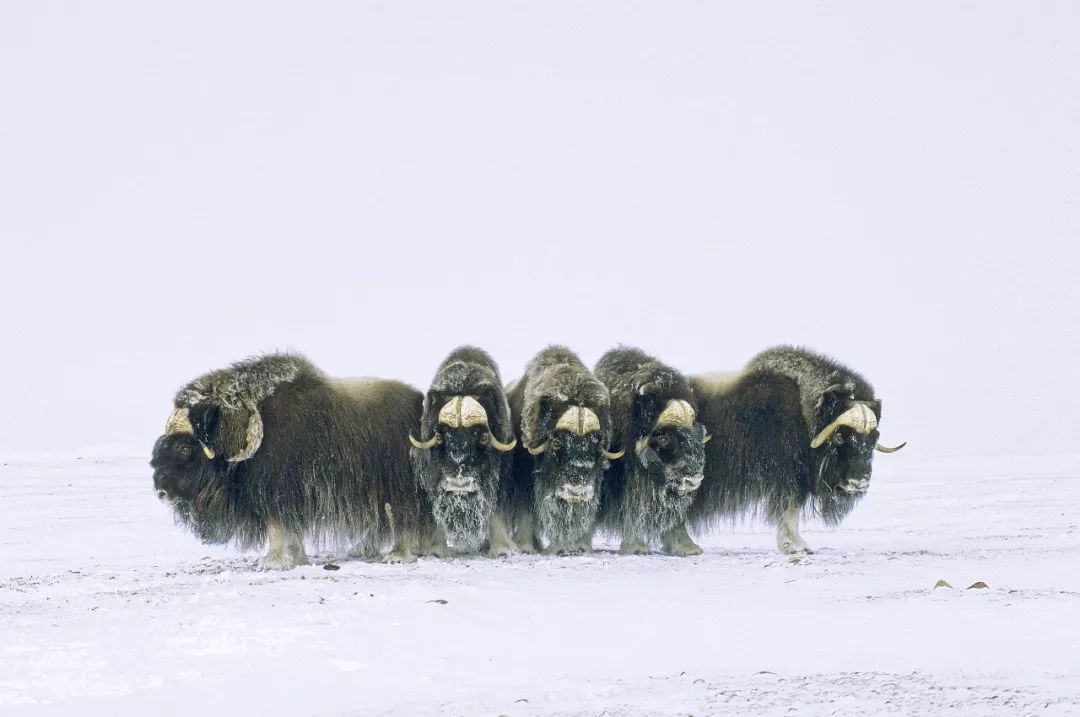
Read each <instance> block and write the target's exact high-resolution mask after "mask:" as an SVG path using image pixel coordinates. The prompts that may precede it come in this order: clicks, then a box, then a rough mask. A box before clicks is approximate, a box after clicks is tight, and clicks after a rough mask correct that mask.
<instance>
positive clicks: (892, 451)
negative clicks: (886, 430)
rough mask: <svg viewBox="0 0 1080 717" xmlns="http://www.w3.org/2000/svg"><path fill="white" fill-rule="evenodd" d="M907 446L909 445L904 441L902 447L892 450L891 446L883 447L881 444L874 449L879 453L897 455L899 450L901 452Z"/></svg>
mask: <svg viewBox="0 0 1080 717" xmlns="http://www.w3.org/2000/svg"><path fill="white" fill-rule="evenodd" d="M906 445H907V441H904V442H903V443H901V444H900V445H898V446H893V447H892V448H890V447H889V446H883V445H881V444H880V443H879V444H877V445H876V446H874V448H875V449H876V450H879V451H881V452H882V453H896V452H897V451H898V450H900V449H901V448H903V447H904V446H906Z"/></svg>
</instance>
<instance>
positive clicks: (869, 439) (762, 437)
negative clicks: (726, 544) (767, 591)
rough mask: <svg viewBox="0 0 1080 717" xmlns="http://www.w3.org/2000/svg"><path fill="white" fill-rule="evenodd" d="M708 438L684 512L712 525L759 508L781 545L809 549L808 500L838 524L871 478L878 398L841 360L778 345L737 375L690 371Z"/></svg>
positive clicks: (886, 450) (789, 550)
mask: <svg viewBox="0 0 1080 717" xmlns="http://www.w3.org/2000/svg"><path fill="white" fill-rule="evenodd" d="M691 385H692V386H693V388H694V394H695V396H696V397H697V399H698V406H699V409H700V416H701V420H702V422H704V423H705V425H707V426H708V427H709V431H710V432H711V433H712V435H713V440H712V441H711V442H710V443H709V444H708V445H707V446H706V456H705V458H706V461H705V480H704V482H703V483H702V486H701V489H700V490H699V491H698V496H697V498H696V499H695V501H694V504H693V505H692V506H691V508H690V517H691V519H692V520H693V522H694V523H696V524H698V525H708V524H710V523H712V522H715V521H716V520H718V519H720V518H723V517H735V516H738V515H740V514H742V513H743V512H744V511H745V510H747V509H759V510H761V511H762V512H763V514H764V517H765V518H766V519H767V520H768V521H769V522H771V523H774V524H777V525H778V529H777V536H776V539H777V544H778V545H779V547H780V550H782V551H783V552H785V553H795V552H810V549H809V547H808V546H807V545H806V543H805V542H804V541H803V539H802V536H801V535H799V516H800V515H801V513H802V512H803V509H804V508H806V507H810V508H811V509H812V510H813V511H814V512H816V513H817V514H818V515H820V516H821V517H822V519H823V520H824V521H825V523H827V524H829V525H835V524H837V523H839V522H840V521H841V520H842V519H843V518H844V517H845V516H846V515H847V514H848V513H849V512H851V510H852V508H854V507H855V504H856V503H858V501H859V499H860V498H861V497H862V496H863V495H864V494H865V493H866V490H867V488H868V487H869V485H870V468H871V465H870V464H871V460H872V458H873V456H874V450H875V448H876V449H877V450H879V451H881V452H884V453H891V452H893V451H897V450H899V449H900V448H902V447H903V446H904V444H900V445H899V446H897V447H896V448H887V447H885V446H881V445H878V442H877V441H878V430H877V427H878V422H879V421H880V420H881V401H880V400H879V399H877V398H875V397H874V389H873V387H871V386H870V384H869V383H867V382H866V380H865V379H864V378H863V377H862V376H860V375H859V374H857V373H855V372H854V371H852V370H851V369H848V368H847V367H845V366H842V365H841V364H839V363H837V362H835V361H833V360H831V359H829V358H826V357H824V356H821V355H819V354H815V353H812V352H810V351H806V350H804V349H798V348H792V347H789V346H780V347H777V348H773V349H769V350H767V351H764V352H762V353H760V354H758V355H757V356H756V357H754V358H753V359H752V360H751V361H750V363H749V364H747V366H746V368H745V369H744V370H743V371H742V372H741V373H739V374H736V375H733V376H725V377H720V376H699V377H693V378H692V379H691Z"/></svg>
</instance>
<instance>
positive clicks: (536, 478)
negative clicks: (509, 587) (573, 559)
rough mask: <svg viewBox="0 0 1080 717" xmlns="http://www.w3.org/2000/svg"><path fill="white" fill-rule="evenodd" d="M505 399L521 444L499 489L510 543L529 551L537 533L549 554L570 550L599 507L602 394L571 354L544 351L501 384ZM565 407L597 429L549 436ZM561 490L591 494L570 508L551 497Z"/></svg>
mask: <svg viewBox="0 0 1080 717" xmlns="http://www.w3.org/2000/svg"><path fill="white" fill-rule="evenodd" d="M507 398H508V400H509V402H510V411H511V414H512V417H513V421H514V425H516V426H518V427H519V428H520V431H521V439H522V440H521V441H520V442H519V443H518V447H517V449H516V450H515V451H514V466H513V477H512V480H511V482H510V485H509V486H508V491H507V492H506V505H507V507H508V509H507V515H509V516H511V518H512V521H513V522H512V524H513V525H514V539H515V541H516V542H517V544H518V545H519V546H520V547H521V549H522V550H525V551H527V552H534V551H536V550H538V549H539V548H540V547H541V537H540V534H544V535H546V536H547V538H548V540H549V541H551V546H550V549H551V550H552V551H553V552H570V551H572V550H574V549H576V547H577V546H579V545H580V543H581V541H582V539H583V537H585V536H587V535H588V534H589V533H590V532H591V531H592V529H593V524H594V522H595V518H596V510H597V509H598V507H599V500H600V491H601V486H600V478H601V476H602V473H603V471H604V469H605V468H606V467H607V465H608V460H607V459H606V458H604V456H603V453H602V451H603V450H604V449H606V448H607V447H608V445H609V442H610V440H611V415H610V406H609V401H610V399H609V396H608V390H607V388H605V387H604V385H603V384H602V383H600V381H598V380H597V379H596V377H595V376H593V375H592V373H591V372H590V371H589V369H587V368H586V367H585V365H584V364H583V363H582V362H581V359H579V358H578V357H577V355H576V354H574V352H572V351H570V349H568V348H566V347H564V346H550V347H548V348H546V349H544V350H543V351H541V352H540V353H539V354H537V355H536V356H535V357H534V358H533V359H532V360H531V361H530V362H529V363H528V365H527V366H526V368H525V375H524V376H523V377H522V378H521V379H519V380H518V381H515V382H514V383H512V384H511V385H510V386H508V387H507ZM571 406H583V407H586V408H589V409H591V410H592V411H593V412H595V413H596V416H597V418H598V419H599V421H600V430H599V431H597V432H594V433H590V434H588V435H585V436H576V435H573V434H571V433H569V432H567V431H562V430H560V431H555V430H554V429H555V424H556V422H557V421H558V420H559V418H560V417H561V416H562V415H563V413H564V412H565V411H566V410H567V409H568V408H570V407H571ZM549 440H550V441H551V444H550V446H551V447H550V448H549V450H548V451H546V452H545V453H542V454H540V455H538V456H535V457H534V456H531V455H529V453H528V451H527V450H526V447H529V446H531V447H534V448H535V447H537V446H540V445H542V444H544V443H545V442H547V441H549ZM566 486H570V487H572V488H575V489H581V490H589V489H591V490H592V494H591V496H590V499H589V500H588V501H585V502H580V503H570V502H568V501H566V500H563V499H561V498H558V497H557V495H556V494H557V493H559V492H560V491H563V490H564V489H565V487H566Z"/></svg>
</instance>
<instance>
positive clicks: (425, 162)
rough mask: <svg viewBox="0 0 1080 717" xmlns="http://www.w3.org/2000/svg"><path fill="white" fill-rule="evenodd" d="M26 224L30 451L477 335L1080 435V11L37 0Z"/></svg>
mask: <svg viewBox="0 0 1080 717" xmlns="http://www.w3.org/2000/svg"><path fill="white" fill-rule="evenodd" d="M0 239H2V242H3V246H4V251H3V259H2V260H0V302H2V303H0V305H2V306H3V311H2V318H0V338H2V342H3V349H4V350H3V351H2V352H0V353H2V355H0V371H2V375H4V376H7V377H8V381H9V388H8V390H7V395H8V399H7V401H6V402H5V408H6V410H4V411H2V412H0V456H7V457H10V456H15V455H21V454H27V453H42V452H74V451H77V450H81V449H82V447H85V446H93V445H98V444H103V443H107V444H111V445H114V446H117V447H118V448H122V449H124V450H125V451H128V452H133V453H135V454H139V453H144V452H145V453H146V454H147V455H148V454H149V450H150V447H151V445H152V442H153V440H154V438H155V437H156V436H157V434H158V433H159V432H160V431H161V429H162V427H163V424H164V421H165V418H166V416H167V414H168V411H169V406H170V400H171V397H172V395H173V392H174V391H175V390H176V388H177V387H178V386H179V385H181V384H183V383H184V382H186V381H187V380H188V379H190V378H191V377H193V376H195V375H197V374H199V373H202V372H203V371H205V370H207V369H210V368H215V367H218V366H221V365H223V364H225V363H228V362H229V361H232V360H235V359H238V358H241V357H244V356H246V355H249V354H252V353H256V352H259V351H263V350H268V349H273V348H285V347H292V348H295V349H298V350H301V351H303V352H305V353H306V354H307V355H308V356H309V357H310V358H312V359H313V360H314V361H315V362H316V363H317V364H319V365H320V366H322V367H323V368H324V369H326V370H327V371H329V372H331V373H335V374H342V375H379V376H387V377H395V378H402V379H405V380H407V381H410V382H412V383H414V384H416V385H418V386H420V387H426V385H427V383H428V382H429V380H430V378H431V374H432V372H433V371H434V369H435V367H436V365H437V364H438V362H439V361H440V360H441V359H442V357H443V356H444V355H445V354H446V353H447V352H448V351H449V350H450V349H451V348H453V347H454V346H455V345H457V344H459V343H463V342H472V343H476V344H478V345H480V346H483V347H485V348H487V349H488V350H489V351H490V352H491V353H492V354H493V355H494V356H495V358H496V359H497V360H498V361H499V362H500V364H501V367H502V372H503V375H504V377H505V378H506V379H511V378H513V377H515V376H517V375H518V374H519V373H520V372H521V370H522V368H523V366H524V364H525V362H526V361H527V360H528V358H529V357H530V356H531V355H532V354H534V353H535V352H536V351H537V350H538V349H539V348H541V347H542V346H544V345H545V344H546V343H549V342H560V343H566V344H568V345H570V346H572V347H573V348H575V349H577V350H578V351H579V352H580V353H581V355H582V357H583V358H584V359H585V360H586V362H588V363H590V364H591V363H593V362H595V361H596V359H597V358H599V356H600V354H601V353H602V352H603V351H604V350H606V349H607V348H609V347H610V346H612V345H613V344H615V343H617V342H626V343H631V344H636V345H639V346H641V347H642V348H645V349H646V350H649V351H652V352H654V353H656V354H657V355H658V356H659V357H660V358H661V359H663V360H665V361H667V362H669V363H672V364H674V365H676V366H678V367H680V368H683V369H684V370H686V371H688V372H695V371H705V370H715V369H723V368H734V367H737V366H739V365H741V364H742V363H744V362H745V361H746V360H747V359H748V358H749V357H750V356H751V355H752V354H754V353H755V352H757V351H758V350H760V349H762V348H765V347H767V346H769V345H772V344H775V343H779V342H793V343H801V344H805V345H808V346H811V347H813V348H816V349H819V350H822V351H825V352H827V353H830V354H832V355H834V356H836V357H837V358H839V359H841V360H842V361H845V362H846V363H848V364H849V365H851V366H852V367H853V368H855V369H857V370H860V371H862V372H863V373H864V374H865V375H866V376H867V377H868V378H869V379H870V380H871V381H872V382H873V383H874V384H875V386H876V387H877V389H878V394H879V395H880V396H881V397H882V399H883V401H884V407H885V417H884V420H883V426H882V428H883V440H884V441H888V442H898V441H901V440H909V441H910V442H911V445H910V447H909V448H908V449H907V450H908V452H909V453H916V452H918V453H920V454H922V455H930V456H932V455H940V454H946V453H1007V452H1022V453H1045V452H1066V451H1069V452H1076V451H1080V430H1078V425H1077V420H1076V417H1075V416H1076V413H1075V411H1076V408H1077V407H1078V406H1080V402H1078V400H1077V399H1078V398H1080V379H1078V377H1077V372H1076V369H1075V367H1076V356H1077V349H1078V348H1080V346H1078V344H1080V341H1078V338H1077V328H1076V327H1077V324H1078V320H1080V301H1078V296H1077V290H1076V278H1075V277H1076V273H1077V271H1076V268H1075V266H1074V262H1075V261H1076V259H1077V257H1078V255H1080V250H1078V249H1077V248H1076V242H1077V240H1078V239H1080V5H1077V4H1075V3H1068V2H1061V3H995V2H965V3H958V2H953V3H938V2H923V3H893V4H892V5H891V6H890V7H885V6H884V5H883V4H880V3H857V2H852V3H831V2H825V3H822V2H815V3H807V2H791V3H709V2H664V3H655V2H650V3H645V2H619V3H614V2H593V3H585V2H544V3H540V2H531V3H524V2H505V1H503V0H499V1H498V2H485V3H452V2H416V3H404V2H381V3H359V2H357V3H346V2H340V3H328V2H321V3H319V2H307V3H290V4H283V3H268V2H257V3H255V2H252V3H227V4H226V3H199V4H196V3H173V4H171V5H169V6H166V5H164V4H161V3H152V4H151V3H142V2H130V3H96V4H94V5H93V6H91V5H90V4H85V3H55V2H32V3H31V2H25V3H15V2H9V3H4V4H3V5H0ZM892 460H900V458H893V459H892Z"/></svg>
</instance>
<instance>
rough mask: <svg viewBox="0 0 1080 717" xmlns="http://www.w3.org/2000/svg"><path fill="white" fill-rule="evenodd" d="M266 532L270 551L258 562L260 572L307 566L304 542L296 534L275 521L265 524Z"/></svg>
mask: <svg viewBox="0 0 1080 717" xmlns="http://www.w3.org/2000/svg"><path fill="white" fill-rule="evenodd" d="M266 532H267V534H268V535H269V536H270V549H269V550H267V551H266V555H264V556H263V557H262V558H261V559H260V560H259V568H260V569H261V570H289V569H290V568H295V567H296V566H298V565H307V564H308V559H307V554H306V553H305V552H304V541H303V539H302V538H301V537H300V535H299V534H298V533H294V532H293V531H291V530H289V529H288V528H286V527H285V526H283V525H282V524H281V523H279V522H278V521H276V520H271V521H269V522H267V524H266Z"/></svg>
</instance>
